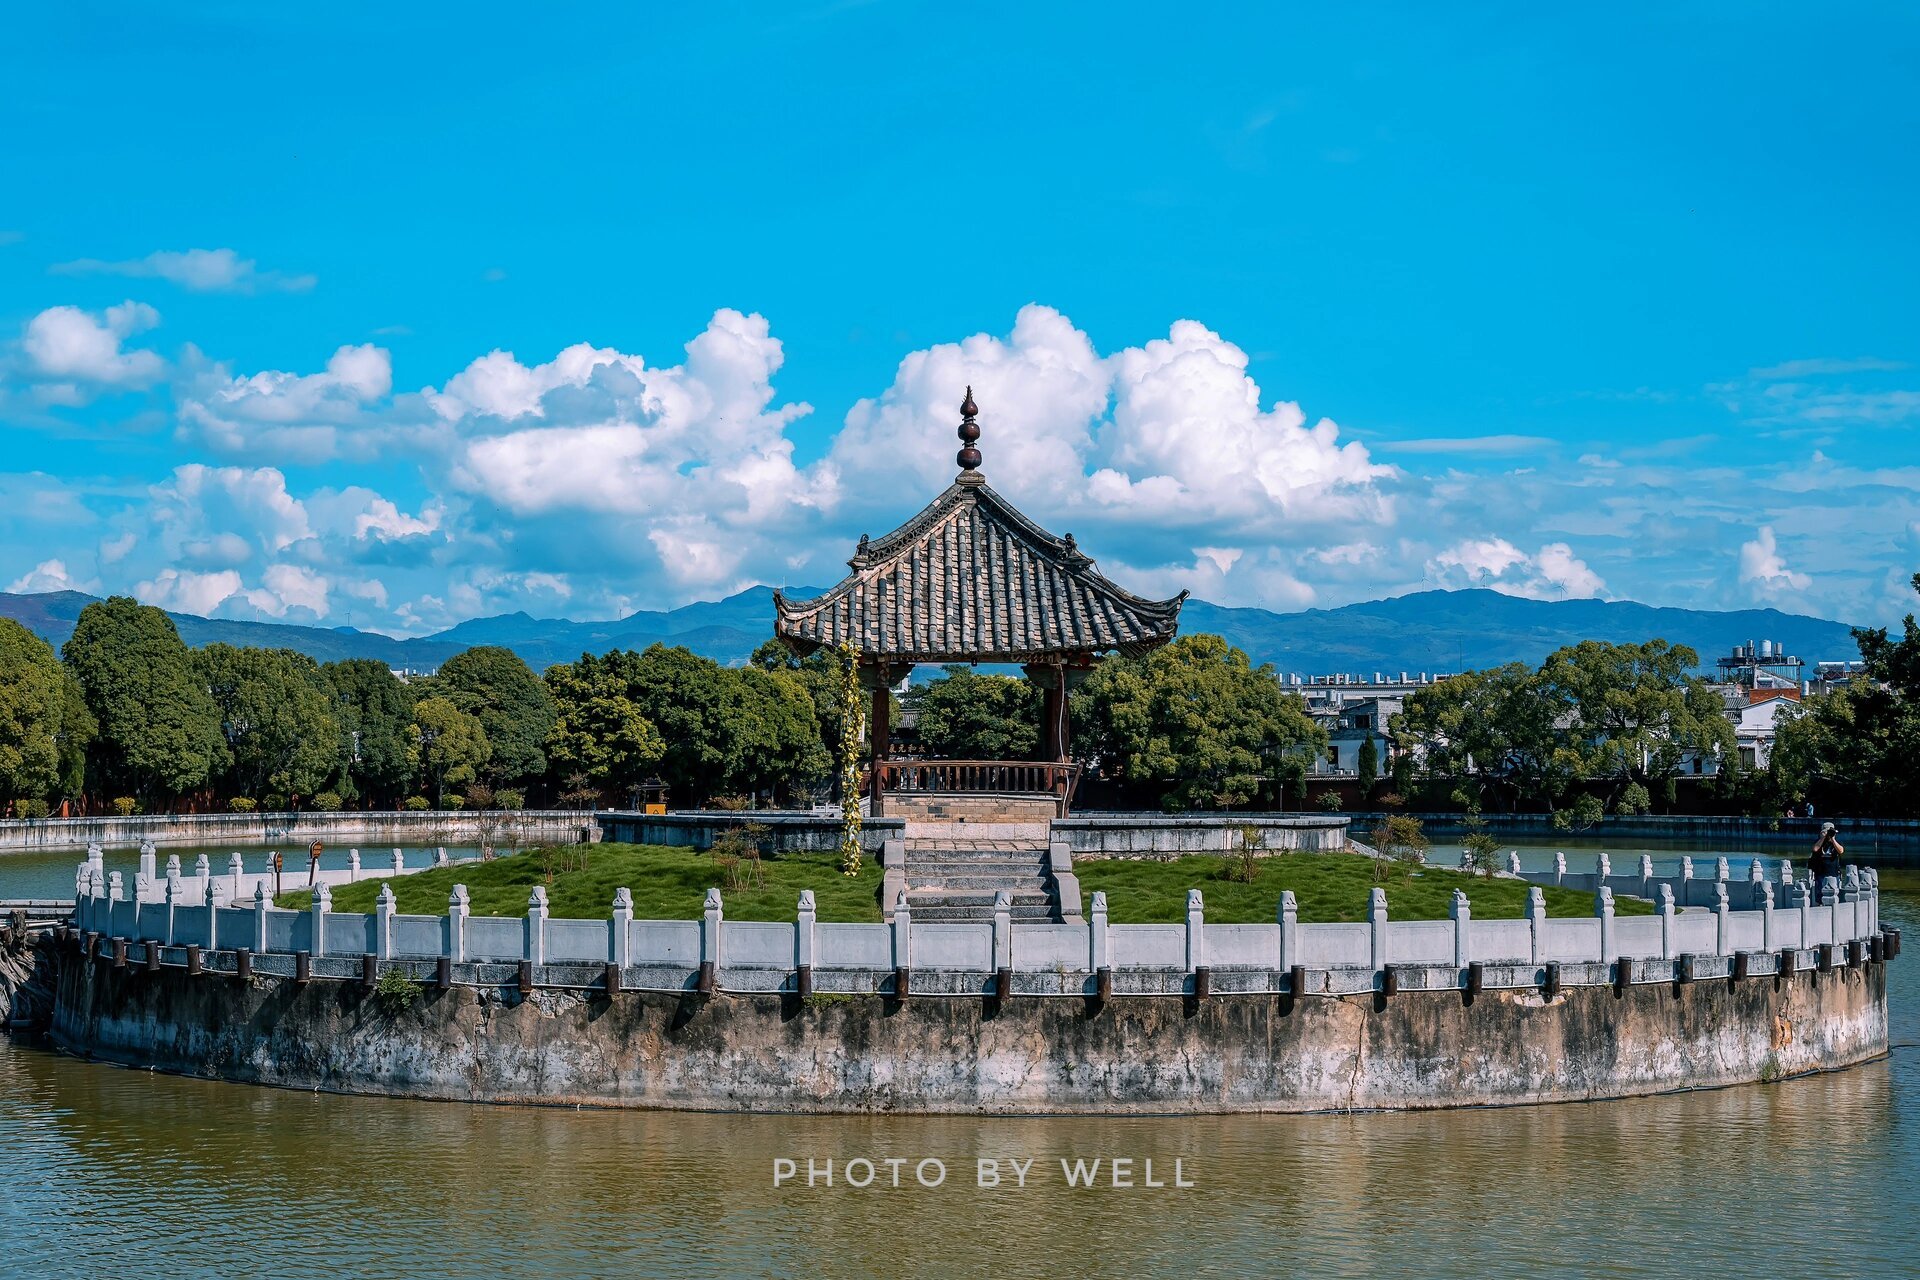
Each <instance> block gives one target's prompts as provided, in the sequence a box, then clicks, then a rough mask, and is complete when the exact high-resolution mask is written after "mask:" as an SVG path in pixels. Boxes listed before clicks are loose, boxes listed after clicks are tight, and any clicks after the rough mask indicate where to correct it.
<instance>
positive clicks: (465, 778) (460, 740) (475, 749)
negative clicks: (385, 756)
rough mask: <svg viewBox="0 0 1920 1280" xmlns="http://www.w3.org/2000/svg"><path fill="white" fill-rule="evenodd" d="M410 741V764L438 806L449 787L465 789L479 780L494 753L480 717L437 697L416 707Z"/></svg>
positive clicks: (408, 752)
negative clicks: (481, 772) (431, 793)
mask: <svg viewBox="0 0 1920 1280" xmlns="http://www.w3.org/2000/svg"><path fill="white" fill-rule="evenodd" d="M410 737H411V739H412V741H411V742H410V743H409V744H408V747H407V763H408V764H409V765H411V766H412V768H413V770H414V775H415V776H416V777H418V778H420V779H421V780H422V781H423V782H424V784H425V786H426V787H427V788H428V789H429V790H431V791H432V792H433V798H434V803H435V804H440V803H441V802H443V801H444V800H445V799H446V792H447V788H448V787H455V788H459V787H464V786H466V785H467V784H468V783H470V782H473V781H475V780H477V779H478V778H479V776H480V770H482V769H483V768H485V767H486V764H487V761H488V759H489V758H490V757H491V755H492V750H493V749H492V746H491V744H489V743H488V741H487V731H486V728H485V727H484V726H482V725H481V723H480V718H479V717H478V716H473V715H469V714H467V713H466V712H464V711H462V710H461V709H460V708H459V707H457V706H455V705H454V704H453V701H452V700H451V699H449V698H442V697H437V696H436V697H428V698H422V699H420V701H418V702H416V703H414V704H413V730H412V733H411V734H410Z"/></svg>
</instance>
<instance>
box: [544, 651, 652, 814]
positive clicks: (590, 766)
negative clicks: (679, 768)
mask: <svg viewBox="0 0 1920 1280" xmlns="http://www.w3.org/2000/svg"><path fill="white" fill-rule="evenodd" d="M545 679H546V682H547V689H548V691H549V692H550V693H551V694H552V695H553V700H554V705H555V706H556V707H558V708H559V713H560V714H559V716H558V717H557V718H556V719H555V720H554V722H553V728H552V729H550V730H548V732H547V759H548V761H549V762H550V763H551V765H552V767H553V770H554V772H555V773H557V774H559V775H560V776H561V777H563V778H566V777H572V776H573V775H575V774H580V775H583V776H584V777H585V778H586V780H587V782H588V783H589V784H591V785H592V787H593V788H594V789H595V790H596V791H609V790H610V791H616V792H626V791H630V790H632V789H633V788H634V787H637V786H638V785H640V783H642V782H644V781H646V780H647V778H648V777H649V776H651V775H652V773H653V771H654V769H655V768H656V767H658V765H659V763H660V759H661V757H662V756H664V755H665V754H666V751H667V744H666V742H665V741H664V740H662V738H661V737H660V733H659V731H658V730H657V729H655V728H654V727H653V723H652V722H651V721H650V720H648V719H647V717H646V713H645V712H643V711H641V709H640V704H639V703H637V702H635V701H634V700H633V699H631V698H629V697H628V696H627V682H626V679H625V677H624V676H622V675H621V674H620V673H619V671H618V670H617V669H616V664H615V663H614V662H613V661H612V660H611V659H610V658H599V657H595V656H594V655H592V654H582V655H581V657H580V660H579V661H578V662H561V663H555V664H554V665H553V666H551V667H548V668H547V673H546V676H545Z"/></svg>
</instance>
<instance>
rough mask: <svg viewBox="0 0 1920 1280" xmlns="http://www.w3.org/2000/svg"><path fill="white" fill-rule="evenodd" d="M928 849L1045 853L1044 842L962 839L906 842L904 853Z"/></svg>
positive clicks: (995, 852)
mask: <svg viewBox="0 0 1920 1280" xmlns="http://www.w3.org/2000/svg"><path fill="white" fill-rule="evenodd" d="M929 848H952V850H964V852H970V854H1002V852H1021V854H1031V852H1046V841H968V839H964V837H945V839H939V841H906V852H908V854H918V852H924V850H929Z"/></svg>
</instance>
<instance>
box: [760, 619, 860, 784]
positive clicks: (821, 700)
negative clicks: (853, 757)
mask: <svg viewBox="0 0 1920 1280" xmlns="http://www.w3.org/2000/svg"><path fill="white" fill-rule="evenodd" d="M747 665H748V666H751V667H756V668H758V669H759V670H761V671H784V672H787V673H788V674H790V675H792V676H793V678H794V679H796V680H798V681H799V682H800V687H801V688H803V689H805V690H806V691H807V699H808V700H809V701H810V702H812V703H813V717H814V721H815V723H816V724H817V725H818V726H819V731H820V746H821V748H822V749H823V750H825V751H826V753H827V755H828V756H829V757H831V756H832V755H833V753H834V752H835V751H836V750H837V749H838V748H839V743H840V658H839V655H837V654H835V653H834V652H833V650H831V649H816V650H814V651H813V652H812V653H810V654H808V655H807V656H806V657H804V658H802V657H798V656H796V655H795V653H794V652H793V650H792V649H789V648H788V647H787V643H786V641H784V640H781V639H780V638H779V637H778V636H775V637H773V638H772V639H769V640H763V641H761V643H760V647H759V648H757V649H755V650H754V651H753V656H752V657H751V658H749V659H747Z"/></svg>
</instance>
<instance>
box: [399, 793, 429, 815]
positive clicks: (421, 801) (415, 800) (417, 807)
mask: <svg viewBox="0 0 1920 1280" xmlns="http://www.w3.org/2000/svg"><path fill="white" fill-rule="evenodd" d="M405 807H406V808H407V809H408V810H409V811H411V812H413V813H419V812H420V811H421V810H422V809H431V808H433V803H432V801H430V800H428V799H427V798H426V797H425V796H408V797H407V803H406V806H405Z"/></svg>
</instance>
